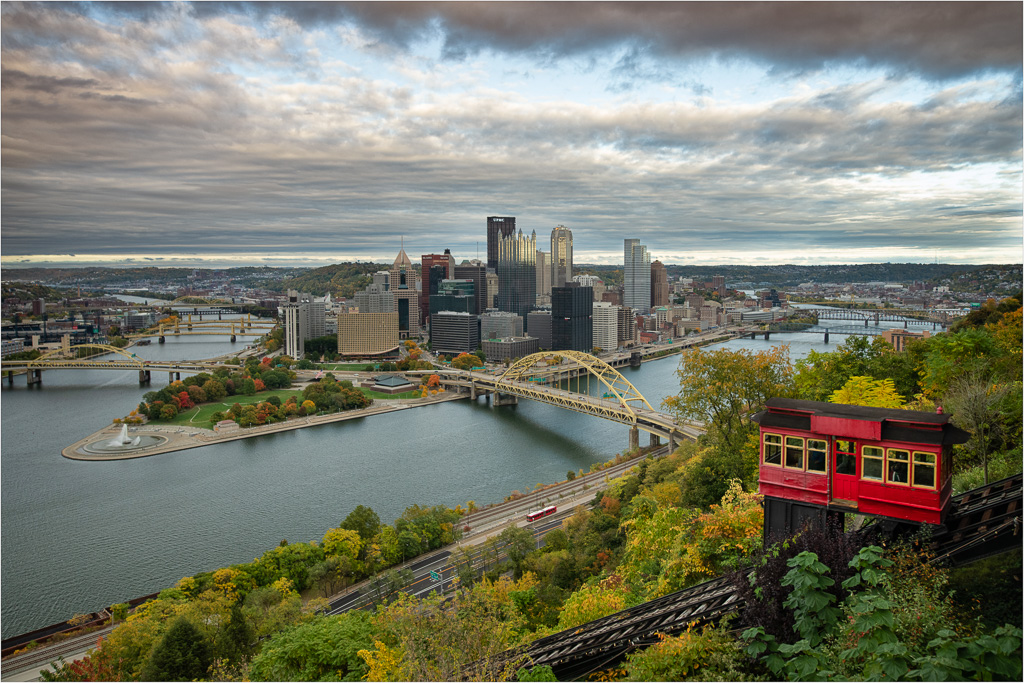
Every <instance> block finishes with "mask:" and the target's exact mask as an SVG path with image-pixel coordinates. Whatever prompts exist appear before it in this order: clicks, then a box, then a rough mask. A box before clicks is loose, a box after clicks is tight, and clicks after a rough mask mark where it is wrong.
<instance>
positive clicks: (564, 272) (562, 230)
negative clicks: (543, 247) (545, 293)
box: [551, 225, 572, 287]
mask: <svg viewBox="0 0 1024 683" xmlns="http://www.w3.org/2000/svg"><path fill="white" fill-rule="evenodd" d="M567 282H572V231H571V230H569V228H567V227H565V226H564V225H558V226H555V229H554V230H552V231H551V286H552V287H564V286H565V284H566V283H567Z"/></svg>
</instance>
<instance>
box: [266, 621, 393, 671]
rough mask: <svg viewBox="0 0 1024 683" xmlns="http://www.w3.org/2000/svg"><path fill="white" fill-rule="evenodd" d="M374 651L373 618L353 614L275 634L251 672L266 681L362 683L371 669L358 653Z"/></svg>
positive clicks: (301, 625) (306, 624)
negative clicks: (371, 649)
mask: <svg viewBox="0 0 1024 683" xmlns="http://www.w3.org/2000/svg"><path fill="white" fill-rule="evenodd" d="M371 647H373V627H372V625H371V623H370V615H369V614H368V613H366V612H364V611H362V610H353V611H351V612H346V613H345V614H340V615H337V616H326V617H320V618H318V619H314V620H313V621H311V622H309V623H305V624H299V625H298V626H295V627H293V628H290V629H287V630H285V631H282V632H280V633H276V634H274V636H273V637H271V638H270V640H268V641H267V642H266V643H264V645H263V647H262V648H261V650H260V653H259V655H257V656H256V657H254V658H253V660H252V665H251V666H250V669H249V672H250V674H251V675H252V677H253V680H263V681H322V680H341V681H360V680H363V679H364V677H365V676H366V674H367V672H368V670H369V667H368V666H367V664H366V662H365V661H364V660H363V659H362V658H361V657H359V656H358V654H357V653H358V652H359V651H360V650H365V649H368V648H371Z"/></svg>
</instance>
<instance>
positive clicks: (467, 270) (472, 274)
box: [455, 260, 494, 313]
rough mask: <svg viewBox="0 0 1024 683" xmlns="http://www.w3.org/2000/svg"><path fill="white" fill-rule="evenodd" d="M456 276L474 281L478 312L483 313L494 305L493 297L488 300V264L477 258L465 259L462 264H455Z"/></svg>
mask: <svg viewBox="0 0 1024 683" xmlns="http://www.w3.org/2000/svg"><path fill="white" fill-rule="evenodd" d="M455 278H456V279H458V280H472V281H473V290H474V292H475V296H476V312H477V313H483V312H484V311H486V310H487V309H488V308H493V307H494V300H493V299H492V300H491V301H489V302H488V301H487V266H485V265H484V264H482V263H480V261H477V260H473V261H465V262H463V264H462V265H461V266H455Z"/></svg>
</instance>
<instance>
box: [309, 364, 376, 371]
mask: <svg viewBox="0 0 1024 683" xmlns="http://www.w3.org/2000/svg"><path fill="white" fill-rule="evenodd" d="M367 365H373V363H321V364H320V365H319V366H318V367H319V368H320V369H322V370H325V371H330V370H348V371H350V372H363V371H364V370H366V366H367Z"/></svg>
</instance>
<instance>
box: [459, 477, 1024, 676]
mask: <svg viewBox="0 0 1024 683" xmlns="http://www.w3.org/2000/svg"><path fill="white" fill-rule="evenodd" d="M1021 498H1022V496H1021V475H1020V474H1018V475H1015V476H1013V477H1009V478H1007V479H1003V480H1001V481H997V482H993V483H991V484H988V485H987V486H982V487H980V488H977V489H974V490H972V491H968V492H967V493H963V494H961V495H959V496H956V497H954V499H953V503H952V506H951V508H950V511H949V514H948V517H947V519H946V523H945V525H944V526H943V527H938V529H939V530H938V532H937V533H936V534H935V535H934V536H933V537H932V542H931V546H930V547H931V550H932V551H933V552H935V553H937V557H936V560H939V559H942V560H946V561H950V562H953V563H959V564H963V563H966V562H968V561H971V560H976V559H980V558H983V557H987V556H989V555H992V554H995V553H998V552H1002V551H1004V550H1006V549H1007V548H1009V547H1012V546H1013V545H1018V546H1019V545H1020V543H1021V536H1020V523H1021ZM742 606H743V601H742V599H741V598H740V596H739V592H738V588H737V587H736V585H735V584H734V583H733V582H732V581H731V580H730V578H729V577H727V576H722V577H718V578H717V579H712V580H711V581H705V582H704V583H701V584H698V585H696V586H691V587H690V588H685V589H683V590H681V591H676V592H675V593H671V594H669V595H665V596H662V597H660V598H657V599H656V600H652V601H650V602H646V603H644V604H642V605H637V606H636V607H631V608H630V609H626V610H623V611H621V612H617V613H615V614H612V615H610V616H607V617H604V618H602V619H598V620H596V621H592V622H590V623H588V624H584V625H582V626H579V627H576V628H573V629H568V630H566V631H562V632H561V633H556V634H554V635H551V636H548V637H547V638H541V639H540V640H537V641H534V642H533V643H531V644H530V645H529V646H527V647H525V648H517V649H514V650H509V651H507V652H505V653H503V655H502V657H501V661H500V663H502V664H503V663H507V662H512V661H514V660H517V659H523V660H525V661H526V662H528V664H525V665H528V666H531V667H532V666H540V665H543V664H547V665H549V666H550V667H551V668H552V670H553V671H554V673H555V676H556V677H557V678H558V680H560V681H565V680H578V679H580V678H583V677H585V676H587V675H589V674H591V673H594V672H596V671H599V670H601V669H604V668H607V667H609V666H611V665H612V664H614V663H615V662H617V661H619V660H621V659H622V658H623V657H625V656H626V655H627V654H629V653H630V652H633V651H635V650H638V649H643V648H645V647H647V646H649V645H653V644H655V643H657V642H658V640H659V634H665V635H668V636H674V635H678V634H680V633H682V632H684V631H685V630H686V629H687V628H689V627H690V625H691V624H698V625H699V624H701V623H708V622H712V621H715V620H717V619H719V618H720V617H722V616H724V615H725V614H728V613H730V612H734V611H736V610H739V609H741V608H742ZM472 678H473V674H472V672H468V676H467V679H468V680H472Z"/></svg>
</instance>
